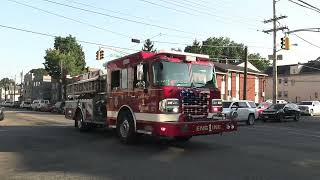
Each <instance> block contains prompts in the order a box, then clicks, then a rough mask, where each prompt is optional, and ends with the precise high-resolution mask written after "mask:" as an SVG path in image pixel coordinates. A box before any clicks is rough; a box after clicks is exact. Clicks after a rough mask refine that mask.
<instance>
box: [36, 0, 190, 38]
mask: <svg viewBox="0 0 320 180" xmlns="http://www.w3.org/2000/svg"><path fill="white" fill-rule="evenodd" d="M42 1H46V2H48V3H51V4H56V5H59V6H64V7H68V8H72V9H77V10H80V11H84V12H89V13H92V14H97V15H101V16H106V17H109V18H114V19H119V20H122V21H128V22H132V23H136V24H142V25H146V26H151V27H156V28H160V29H166V30H171V31H177V32H182V33H187V34H193V33H190V32H187V31H184V30H179V29H175V28H169V27H164V26H160V25H156V24H150V23H146V22H142V21H136V20H132V19H128V18H123V17H119V16H114V15H110V14H106V13H101V12H97V11H93V10H90V9H85V8H80V7H76V6H72V5H68V4H64V3H59V2H55V1H51V0H42Z"/></svg>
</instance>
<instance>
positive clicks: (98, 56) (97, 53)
mask: <svg viewBox="0 0 320 180" xmlns="http://www.w3.org/2000/svg"><path fill="white" fill-rule="evenodd" d="M96 60H100V50H98V51H97V52H96Z"/></svg>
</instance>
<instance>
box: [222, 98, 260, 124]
mask: <svg viewBox="0 0 320 180" xmlns="http://www.w3.org/2000/svg"><path fill="white" fill-rule="evenodd" d="M222 106H223V111H222V113H223V114H225V115H226V117H227V118H230V117H229V116H230V115H231V114H232V113H234V112H236V113H237V117H236V118H235V120H237V121H245V122H246V123H247V124H248V125H253V124H254V122H255V120H256V119H258V112H257V108H256V104H255V103H254V102H252V101H246V100H240V101H224V102H222Z"/></svg>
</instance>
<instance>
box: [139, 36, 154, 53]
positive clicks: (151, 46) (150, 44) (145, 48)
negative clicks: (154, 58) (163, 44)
mask: <svg viewBox="0 0 320 180" xmlns="http://www.w3.org/2000/svg"><path fill="white" fill-rule="evenodd" d="M156 50H157V49H154V44H153V42H152V41H151V40H150V39H147V40H146V41H145V43H144V45H143V48H142V51H149V52H156Z"/></svg>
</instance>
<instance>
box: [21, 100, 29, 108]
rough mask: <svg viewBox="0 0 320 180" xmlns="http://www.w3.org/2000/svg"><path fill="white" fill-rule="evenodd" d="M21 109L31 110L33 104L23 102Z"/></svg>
mask: <svg viewBox="0 0 320 180" xmlns="http://www.w3.org/2000/svg"><path fill="white" fill-rule="evenodd" d="M20 108H22V109H30V108H31V103H30V102H27V101H22V102H21V104H20Z"/></svg>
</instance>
